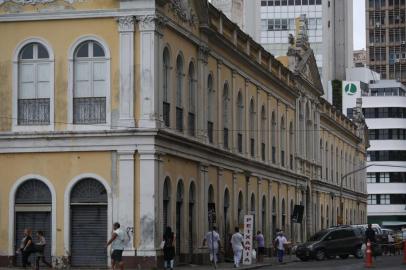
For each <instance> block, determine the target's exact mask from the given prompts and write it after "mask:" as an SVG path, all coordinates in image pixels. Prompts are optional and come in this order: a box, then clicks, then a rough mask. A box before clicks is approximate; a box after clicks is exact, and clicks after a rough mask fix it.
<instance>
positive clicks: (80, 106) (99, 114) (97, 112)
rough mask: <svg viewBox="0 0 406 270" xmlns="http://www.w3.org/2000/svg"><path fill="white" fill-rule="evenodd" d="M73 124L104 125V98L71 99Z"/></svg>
mask: <svg viewBox="0 0 406 270" xmlns="http://www.w3.org/2000/svg"><path fill="white" fill-rule="evenodd" d="M73 123H74V124H104V123H106V98H105V97H87V98H73Z"/></svg>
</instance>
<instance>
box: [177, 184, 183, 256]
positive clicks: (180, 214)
mask: <svg viewBox="0 0 406 270" xmlns="http://www.w3.org/2000/svg"><path fill="white" fill-rule="evenodd" d="M183 197H184V188H183V181H182V180H179V182H178V185H177V188H176V238H175V239H176V256H178V258H181V257H182V256H181V252H182V246H181V245H182V240H183V239H182V231H183V228H182V223H183ZM178 261H179V260H178Z"/></svg>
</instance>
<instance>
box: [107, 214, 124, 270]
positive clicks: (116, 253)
mask: <svg viewBox="0 0 406 270" xmlns="http://www.w3.org/2000/svg"><path fill="white" fill-rule="evenodd" d="M113 229H114V231H113V233H112V234H111V238H110V240H109V241H108V242H107V244H106V247H108V246H109V245H110V244H111V249H112V251H111V266H112V268H113V270H115V269H116V268H120V270H123V269H124V263H123V261H122V257H123V251H124V248H125V232H124V231H123V230H122V229H120V223H118V222H116V223H114V224H113Z"/></svg>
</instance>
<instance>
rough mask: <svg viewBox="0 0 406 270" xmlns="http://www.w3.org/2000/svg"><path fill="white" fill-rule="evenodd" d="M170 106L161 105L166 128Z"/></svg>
mask: <svg viewBox="0 0 406 270" xmlns="http://www.w3.org/2000/svg"><path fill="white" fill-rule="evenodd" d="M170 115H171V105H170V104H169V103H168V102H164V103H163V120H164V124H165V126H166V127H169V126H170V124H171V123H170Z"/></svg>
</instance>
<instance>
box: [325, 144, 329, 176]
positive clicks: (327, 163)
mask: <svg viewBox="0 0 406 270" xmlns="http://www.w3.org/2000/svg"><path fill="white" fill-rule="evenodd" d="M324 149H325V151H326V155H325V157H324V158H325V165H326V181H328V178H329V177H328V176H329V174H328V173H329V171H328V167H329V165H330V163H329V158H330V156H329V154H328V143H327V141H326V147H325V148H324Z"/></svg>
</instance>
